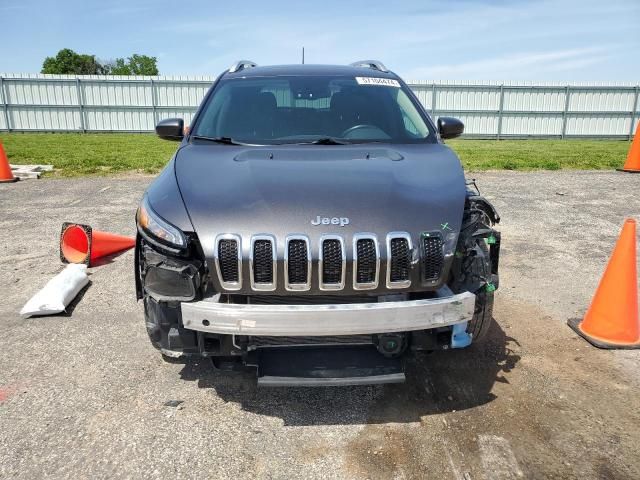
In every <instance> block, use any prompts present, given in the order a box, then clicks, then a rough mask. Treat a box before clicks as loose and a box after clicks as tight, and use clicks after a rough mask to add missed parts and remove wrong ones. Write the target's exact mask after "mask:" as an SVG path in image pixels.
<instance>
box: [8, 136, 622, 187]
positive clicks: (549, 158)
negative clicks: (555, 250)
mask: <svg viewBox="0 0 640 480" xmlns="http://www.w3.org/2000/svg"><path fill="white" fill-rule="evenodd" d="M0 141H2V143H3V144H4V147H5V150H6V152H7V155H8V156H9V161H10V162H11V163H15V164H33V163H38V164H49V165H51V164H53V165H54V167H55V168H56V171H55V172H54V173H53V175H55V176H65V177H73V176H80V175H105V174H111V173H120V172H142V173H156V172H158V171H160V169H161V168H162V167H163V166H164V165H165V164H166V163H167V161H168V160H169V159H170V158H171V155H172V154H173V152H175V150H176V148H177V146H178V144H177V143H175V142H169V141H166V140H160V139H159V138H158V137H156V136H155V135H152V134H127V133H113V134H111V133H106V134H76V133H58V134H52V133H0ZM447 143H448V144H449V145H450V146H451V147H452V148H453V149H454V150H455V151H456V152H457V153H458V155H460V158H461V159H462V162H463V163H464V166H465V168H466V169H468V170H558V169H613V168H617V167H620V166H622V164H623V163H624V160H625V157H626V154H627V151H628V149H629V143H628V142H626V141H619V140H501V141H496V140H462V139H457V140H451V141H449V142H447Z"/></svg>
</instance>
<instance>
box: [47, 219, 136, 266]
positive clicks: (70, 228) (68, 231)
mask: <svg viewBox="0 0 640 480" xmlns="http://www.w3.org/2000/svg"><path fill="white" fill-rule="evenodd" d="M135 244H136V240H135V238H133V237H125V236H123V235H116V234H113V233H107V232H100V231H98V230H93V229H92V228H91V227H90V226H89V225H81V224H78V223H63V224H62V232H61V233H60V260H62V261H63V262H64V263H84V264H86V265H88V266H92V265H94V264H95V261H96V260H97V259H99V258H101V257H106V256H107V255H111V254H114V253H117V252H121V251H124V250H128V249H130V248H131V247H133V246H134V245H135Z"/></svg>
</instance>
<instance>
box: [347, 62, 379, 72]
mask: <svg viewBox="0 0 640 480" xmlns="http://www.w3.org/2000/svg"><path fill="white" fill-rule="evenodd" d="M349 66H351V67H366V68H371V69H373V70H378V71H380V72H385V73H387V72H388V71H389V69H388V68H387V67H385V66H384V64H383V63H382V62H381V61H379V60H359V61H357V62H353V63H351V64H350V65H349Z"/></svg>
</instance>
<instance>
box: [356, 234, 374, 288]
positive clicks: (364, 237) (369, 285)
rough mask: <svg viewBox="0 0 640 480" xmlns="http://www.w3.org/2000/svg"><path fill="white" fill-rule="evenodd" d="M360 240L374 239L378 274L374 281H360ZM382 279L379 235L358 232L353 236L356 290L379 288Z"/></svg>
mask: <svg viewBox="0 0 640 480" xmlns="http://www.w3.org/2000/svg"><path fill="white" fill-rule="evenodd" d="M358 240H373V245H374V247H375V250H376V274H375V278H374V281H373V282H366V283H358ZM379 279H380V247H379V245H378V237H377V236H376V234H375V233H356V234H355V235H354V236H353V289H354V290H373V289H375V288H378V281H379Z"/></svg>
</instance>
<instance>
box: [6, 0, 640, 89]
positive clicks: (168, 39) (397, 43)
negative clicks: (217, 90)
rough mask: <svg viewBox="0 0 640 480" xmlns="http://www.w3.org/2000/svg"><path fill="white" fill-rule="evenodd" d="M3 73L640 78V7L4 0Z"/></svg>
mask: <svg viewBox="0 0 640 480" xmlns="http://www.w3.org/2000/svg"><path fill="white" fill-rule="evenodd" d="M0 26H1V27H0V72H38V71H39V70H40V68H41V65H42V60H43V59H44V57H46V56H47V55H53V54H55V53H56V52H57V51H58V50H59V49H61V48H65V47H68V48H72V49H74V50H76V51H78V52H81V53H92V54H95V55H97V56H98V57H99V58H102V59H110V58H114V57H126V56H127V55H130V54H131V53H143V54H147V55H152V56H156V57H158V64H159V67H160V73H161V74H168V75H180V74H205V75H216V74H218V73H219V72H220V71H221V70H222V69H224V68H225V67H227V66H228V65H229V64H231V63H232V62H233V61H234V60H236V59H241V58H248V59H251V60H254V61H256V62H257V63H259V64H281V63H297V62H299V61H300V50H301V47H302V46H303V45H304V46H305V50H306V59H307V63H340V64H342V63H349V62H351V61H354V60H360V59H364V58H376V59H379V60H382V61H383V62H384V63H385V64H387V66H389V67H390V68H391V69H393V70H394V71H396V72H397V73H399V74H400V75H401V76H403V77H404V78H405V79H407V80H418V79H429V80H434V79H435V80H534V81H605V82H606V81H628V82H639V81H640V62H639V61H638V60H639V59H640V0H610V1H608V2H604V1H595V0H555V1H553V0H440V1H432V0H404V1H400V0H397V1H395V2H393V1H389V0H387V1H378V0H368V1H360V0H358V1H350V2H348V1H346V0H343V1H339V0H322V1H313V2H304V1H302V0H298V1H293V0H287V1H266V0H263V1H253V0H245V1H243V2H237V1H236V2H234V1H226V2H220V1H218V2H214V1H203V0H190V1H184V2H181V1H179V0H178V1H176V0H172V1H166V0H126V1H124V0H102V1H93V0H85V1H80V0H75V1H71V0H57V1H53V0H0Z"/></svg>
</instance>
